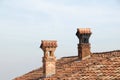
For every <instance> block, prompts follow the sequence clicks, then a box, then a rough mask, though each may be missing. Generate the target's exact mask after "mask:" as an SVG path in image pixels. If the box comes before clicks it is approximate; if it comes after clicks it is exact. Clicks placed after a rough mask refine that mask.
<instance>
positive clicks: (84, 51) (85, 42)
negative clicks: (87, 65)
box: [76, 28, 92, 60]
mask: <svg viewBox="0 0 120 80" xmlns="http://www.w3.org/2000/svg"><path fill="white" fill-rule="evenodd" d="M91 34H92V33H91V30H90V28H78V29H77V33H76V35H77V37H78V39H79V43H78V57H79V59H81V60H84V59H86V58H89V57H90V54H91V52H90V43H89V38H90V35H91Z"/></svg>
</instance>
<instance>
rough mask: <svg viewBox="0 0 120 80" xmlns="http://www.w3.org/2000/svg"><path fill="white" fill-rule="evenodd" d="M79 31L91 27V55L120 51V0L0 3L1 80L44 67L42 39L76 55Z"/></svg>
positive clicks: (66, 53)
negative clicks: (53, 42)
mask: <svg viewBox="0 0 120 80" xmlns="http://www.w3.org/2000/svg"><path fill="white" fill-rule="evenodd" d="M77 28H91V31H92V35H91V37H90V43H91V51H92V52H103V51H111V50H117V49H120V36H119V35H120V0H0V80H11V79H13V78H15V77H17V76H21V75H23V74H25V73H27V72H29V71H31V70H34V69H37V68H39V67H40V66H42V56H43V51H42V50H41V49H40V48H39V46H40V44H41V40H57V44H58V47H57V49H56V51H55V56H56V57H57V58H60V57H63V56H76V55H77V44H78V38H77V36H76V35H75V34H76V32H77Z"/></svg>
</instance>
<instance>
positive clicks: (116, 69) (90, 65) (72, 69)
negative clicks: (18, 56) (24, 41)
mask: <svg viewBox="0 0 120 80" xmlns="http://www.w3.org/2000/svg"><path fill="white" fill-rule="evenodd" d="M39 79H42V68H40V69H36V70H33V71H31V72H29V73H27V74H25V75H23V76H20V77H17V78H15V79H14V80H39ZM44 80H120V51H119V50H117V51H110V52H102V53H94V54H91V57H90V58H88V59H85V60H79V59H78V57H77V56H71V57H63V58H61V59H58V60H57V63H56V74H55V75H52V76H51V77H49V78H46V79H44Z"/></svg>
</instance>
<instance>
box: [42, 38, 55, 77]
mask: <svg viewBox="0 0 120 80" xmlns="http://www.w3.org/2000/svg"><path fill="white" fill-rule="evenodd" d="M56 47H57V41H54V40H42V41H41V45H40V48H41V49H42V50H43V52H44V56H43V59H42V62H43V77H50V76H51V75H53V74H55V73H56V57H55V55H54V52H55V50H56Z"/></svg>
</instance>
